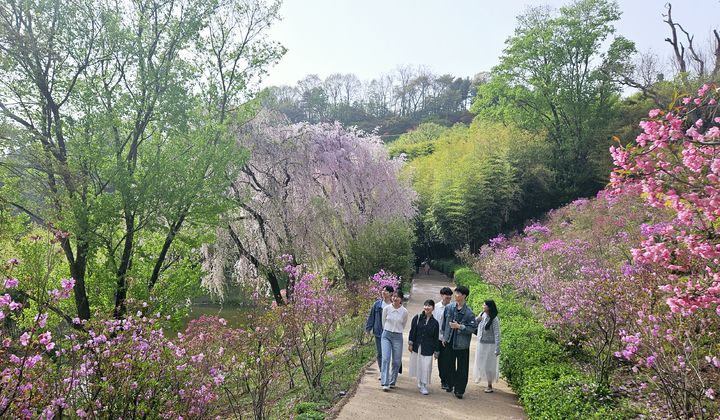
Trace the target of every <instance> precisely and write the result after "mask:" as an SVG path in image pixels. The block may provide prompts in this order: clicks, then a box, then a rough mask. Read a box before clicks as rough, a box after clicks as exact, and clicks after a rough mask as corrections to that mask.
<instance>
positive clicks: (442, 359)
mask: <svg viewBox="0 0 720 420" xmlns="http://www.w3.org/2000/svg"><path fill="white" fill-rule="evenodd" d="M453 294H454V296H455V301H454V302H451V301H452V297H453ZM469 294H470V290H469V289H468V288H467V287H465V286H458V287H456V288H455V291H454V292H453V290H452V289H450V288H449V287H443V288H442V289H440V301H439V302H438V303H437V304H436V303H435V301H433V300H432V299H428V300H426V301H425V302H424V304H423V310H422V312H420V313H419V314H417V315H415V316H414V317H413V318H412V320H411V321H410V334H409V336H408V343H407V349H408V351H409V352H410V366H409V369H408V370H409V372H408V373H409V374H410V376H411V377H413V378H417V387H418V389H419V390H420V393H422V394H423V395H427V394H429V391H428V385H430V378H431V376H432V365H433V358H435V359H436V360H437V364H438V371H439V374H440V382H441V383H440V387H441V388H442V389H444V390H445V391H447V392H452V393H454V395H455V397H457V398H463V395H464V394H465V390H466V388H467V383H468V373H469V365H470V340H471V339H472V336H473V334H476V335H477V340H478V343H477V349H476V352H475V365H474V369H473V376H474V379H475V382H476V383H480V382H487V387H486V388H485V392H493V383H496V382H497V381H498V378H499V356H500V320H499V319H498V311H497V306H496V305H495V302H494V301H492V300H486V301H485V304H484V305H483V312H482V313H481V314H480V315H479V316H475V313H474V312H473V311H472V309H470V307H468V305H467V303H466V302H467V297H468V295H469ZM403 297H404V296H403V293H402V291H401V290H394V289H393V287H392V286H385V287H383V289H382V291H381V297H380V299H378V300H377V301H376V302H375V304H374V305H373V307H372V308H371V310H370V314H369V315H368V319H367V322H366V324H365V330H366V331H367V332H368V333H372V334H373V335H374V336H375V345H376V351H377V363H378V366H379V368H380V378H379V379H380V386H381V387H382V389H383V391H389V390H391V389H393V388H395V387H396V384H397V377H398V373H400V372H401V371H402V353H403V331H404V330H405V325H406V324H407V320H408V317H409V314H408V311H407V309H405V307H404V306H403V305H402V301H403Z"/></svg>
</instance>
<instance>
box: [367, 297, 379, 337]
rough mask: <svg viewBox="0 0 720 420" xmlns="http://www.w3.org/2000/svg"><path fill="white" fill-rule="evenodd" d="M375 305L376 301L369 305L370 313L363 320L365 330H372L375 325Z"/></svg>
mask: <svg viewBox="0 0 720 420" xmlns="http://www.w3.org/2000/svg"><path fill="white" fill-rule="evenodd" d="M375 306H377V302H375V303H373V306H372V307H370V314H369V315H368V318H367V321H366V322H365V331H367V332H372V331H373V328H374V327H375Z"/></svg>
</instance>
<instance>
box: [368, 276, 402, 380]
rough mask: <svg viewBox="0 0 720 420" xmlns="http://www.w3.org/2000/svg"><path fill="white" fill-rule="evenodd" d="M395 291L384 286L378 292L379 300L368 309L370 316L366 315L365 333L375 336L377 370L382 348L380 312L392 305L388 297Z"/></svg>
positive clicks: (380, 362)
mask: <svg viewBox="0 0 720 420" xmlns="http://www.w3.org/2000/svg"><path fill="white" fill-rule="evenodd" d="M394 291H395V289H394V288H393V287H392V286H389V285H387V286H384V287H383V288H382V290H380V294H381V296H380V299H378V300H377V301H376V302H375V303H374V304H373V306H372V308H370V314H369V315H368V318H367V321H366V322H365V331H366V332H367V333H368V334H371V333H372V335H374V336H375V351H376V352H377V362H378V369H380V368H381V367H382V347H381V345H380V343H381V337H382V333H383V324H382V311H383V309H384V308H385V307H386V306H388V305H390V304H392V300H391V299H390V297H391V296H392V294H393V292H394Z"/></svg>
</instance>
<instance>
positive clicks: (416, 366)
mask: <svg viewBox="0 0 720 420" xmlns="http://www.w3.org/2000/svg"><path fill="white" fill-rule="evenodd" d="M433 309H435V302H434V301H433V300H432V299H428V300H426V301H425V303H424V304H423V311H422V312H421V313H419V314H417V315H415V317H414V318H413V319H412V321H411V323H410V336H409V337H408V351H409V352H410V377H411V378H417V380H418V384H417V385H418V389H420V393H421V394H423V395H427V394H429V392H428V390H427V386H428V385H429V384H430V378H431V376H432V359H433V356H435V357H436V358H437V356H438V351H439V343H440V342H439V341H438V338H439V333H440V324H438V322H437V320H436V319H435V318H434V317H433Z"/></svg>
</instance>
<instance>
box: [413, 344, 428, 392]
mask: <svg viewBox="0 0 720 420" xmlns="http://www.w3.org/2000/svg"><path fill="white" fill-rule="evenodd" d="M432 359H433V357H432V356H423V355H422V354H420V346H418V351H417V353H415V352H414V351H411V352H410V368H409V374H410V377H411V378H417V380H418V383H421V384H425V385H429V384H430V377H432Z"/></svg>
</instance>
